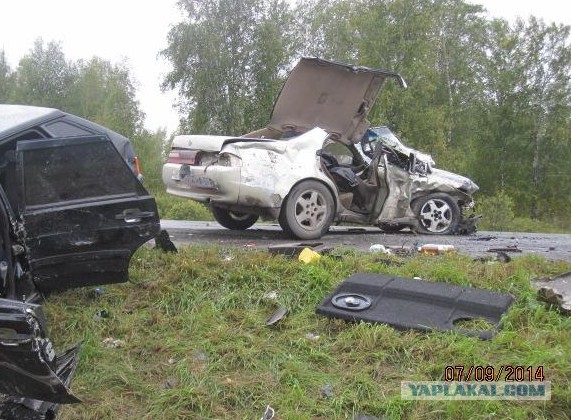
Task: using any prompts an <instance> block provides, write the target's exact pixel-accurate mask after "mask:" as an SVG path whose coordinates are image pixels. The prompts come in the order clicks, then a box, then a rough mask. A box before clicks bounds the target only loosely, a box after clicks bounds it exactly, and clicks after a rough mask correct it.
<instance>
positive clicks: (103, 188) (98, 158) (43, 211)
mask: <svg viewBox="0 0 571 420" xmlns="http://www.w3.org/2000/svg"><path fill="white" fill-rule="evenodd" d="M16 162H17V178H18V184H19V188H18V192H19V196H18V201H19V206H18V207H19V214H20V217H21V219H22V222H23V226H24V230H25V245H26V248H27V251H28V262H29V265H30V271H31V273H32V276H33V280H34V282H35V284H36V287H37V288H38V289H39V290H40V291H42V292H44V293H45V292H50V291H53V290H63V289H67V288H72V287H80V286H89V285H96V284H105V283H115V282H122V281H126V280H127V278H128V267H129V261H130V259H131V256H132V255H133V253H134V252H135V251H136V250H137V249H138V248H139V247H140V246H141V245H142V244H144V243H145V242H147V241H148V240H149V239H151V238H153V237H154V236H156V234H157V233H158V231H159V228H160V225H159V216H158V211H157V207H156V203H155V200H154V198H153V197H152V196H150V195H149V193H148V192H147V191H146V190H145V188H144V187H143V185H142V184H141V183H140V182H139V181H138V180H137V178H136V177H135V175H134V174H133V172H132V171H131V170H130V169H129V167H128V165H127V164H126V163H125V161H124V159H123V158H122V157H121V155H120V154H119V152H118V151H117V150H116V149H115V147H114V146H113V144H112V143H111V141H110V140H109V138H108V137H106V136H102V135H95V136H83V137H67V138H56V139H39V140H25V141H19V142H18V144H17V148H16Z"/></svg>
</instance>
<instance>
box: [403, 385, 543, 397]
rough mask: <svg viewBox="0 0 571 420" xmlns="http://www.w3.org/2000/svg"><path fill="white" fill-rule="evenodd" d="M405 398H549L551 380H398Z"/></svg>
mask: <svg viewBox="0 0 571 420" xmlns="http://www.w3.org/2000/svg"><path fill="white" fill-rule="evenodd" d="M401 398H402V399H405V400H550V399H551V382H550V381H545V382H539V381H534V382H506V381H497V382H443V381H402V382H401Z"/></svg>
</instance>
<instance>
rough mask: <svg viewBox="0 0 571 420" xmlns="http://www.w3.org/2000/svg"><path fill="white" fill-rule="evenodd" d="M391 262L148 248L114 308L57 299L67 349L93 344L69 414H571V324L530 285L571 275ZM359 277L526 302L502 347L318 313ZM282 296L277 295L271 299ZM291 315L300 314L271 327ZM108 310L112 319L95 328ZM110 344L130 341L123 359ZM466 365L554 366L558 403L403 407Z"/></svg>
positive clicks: (53, 315) (429, 261) (538, 266)
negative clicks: (410, 384)
mask: <svg viewBox="0 0 571 420" xmlns="http://www.w3.org/2000/svg"><path fill="white" fill-rule="evenodd" d="M375 258H376V257H375V256H374V255H369V254H356V253H354V252H345V253H342V254H341V258H331V257H326V256H325V257H323V258H322V259H321V260H320V261H319V262H318V263H316V264H311V265H304V264H302V263H300V262H299V261H297V260H295V259H287V258H285V257H283V256H271V255H270V254H269V253H267V252H265V251H263V250H246V249H229V248H218V247H209V248H200V247H186V248H182V249H180V250H179V253H178V254H176V255H173V254H162V253H160V252H158V251H155V250H153V249H149V248H144V249H141V250H140V251H139V252H138V253H137V254H136V255H135V257H134V258H133V261H132V265H131V281H130V283H126V284H121V285H113V286H105V292H104V294H103V295H102V296H100V297H93V295H92V293H90V290H83V289H80V290H74V291H69V292H67V293H64V294H60V295H53V296H52V297H50V299H49V302H48V303H47V304H46V310H47V312H48V317H49V319H50V322H51V326H52V338H53V339H54V341H55V343H56V347H57V348H58V349H60V350H61V349H64V348H66V347H67V346H69V345H71V344H74V343H76V342H78V341H82V342H83V347H82V350H81V360H80V364H79V368H78V371H77V374H76V377H75V379H74V382H73V385H72V390H73V392H74V393H75V394H76V395H78V396H79V397H80V398H81V399H82V400H83V403H82V404H77V405H71V406H66V407H64V408H63V409H62V411H61V417H60V418H61V419H134V418H137V419H259V418H260V417H261V415H262V413H263V411H264V409H265V407H266V406H267V405H271V406H272V407H273V408H274V409H275V410H276V419H352V418H353V417H354V415H355V414H357V413H361V414H366V415H370V416H376V417H378V418H387V419H400V418H404V419H441V418H445V419H446V418H449V419H484V418H492V417H494V418H510V419H532V418H533V419H536V418H538V419H542V418H561V419H565V418H569V413H571V386H570V385H571V383H570V382H571V318H569V317H565V316H562V315H561V314H559V313H558V312H557V311H556V310H555V309H553V308H549V307H547V306H546V305H544V304H543V303H540V302H539V301H537V299H536V298H535V293H534V292H533V291H532V289H531V288H530V279H532V278H535V277H539V276H546V275H553V274H557V273H561V272H563V271H566V270H569V269H570V268H571V267H570V266H569V265H568V264H565V263H561V262H559V263H557V262H549V261H546V260H543V259H541V258H538V257H534V256H530V257H521V258H517V259H514V260H513V261H512V262H510V263H508V264H500V263H498V264H483V263H478V262H473V261H472V260H471V259H470V258H468V257H463V256H459V255H453V256H436V257H429V256H418V257H415V258H413V259H409V260H406V262H405V264H404V265H402V266H398V267H396V266H389V265H387V264H382V263H378V262H375ZM359 271H366V272H375V273H385V274H387V273H390V274H394V275H398V276H402V277H415V276H418V277H421V278H423V279H430V280H436V281H445V282H450V283H453V284H457V285H462V286H474V287H480V288H484V289H488V290H492V291H500V292H508V293H512V294H513V295H514V296H515V297H516V303H515V304H514V305H513V306H512V308H511V309H510V311H509V312H508V313H507V315H506V317H505V320H504V327H503V329H502V330H501V331H500V333H499V334H498V335H497V336H496V337H495V338H494V339H493V340H490V341H480V340H478V339H476V338H471V337H467V336H463V335H460V334H453V333H442V332H433V333H428V334H426V333H421V332H416V331H406V332H402V331H397V330H395V329H393V328H391V327H389V326H386V325H378V324H377V325H374V324H367V323H359V324H351V323H345V322H342V321H339V320H328V319H326V318H324V317H321V316H318V315H316V314H315V309H316V307H317V306H318V305H319V303H320V301H321V300H322V299H323V298H324V297H325V295H326V294H328V293H330V292H331V291H333V289H334V288H335V287H336V285H337V284H338V283H339V282H340V281H342V280H343V279H345V278H347V277H349V276H350V275H352V274H353V273H356V272H359ZM272 291H275V292H276V293H277V297H275V298H272V297H271V296H268V292H272ZM281 306H285V307H287V308H288V310H289V313H288V315H287V317H286V318H285V319H284V320H282V322H280V323H279V324H278V325H276V326H275V327H267V326H265V321H266V319H267V318H268V317H269V316H270V315H271V314H272V313H273V312H274V311H275V310H276V309H277V308H279V307H281ZM101 309H105V310H107V311H108V312H109V314H110V316H109V318H105V319H103V320H95V319H94V318H93V315H94V314H95V313H96V312H97V311H99V310H101ZM315 336H319V338H317V339H315ZM106 337H112V338H116V339H120V340H123V341H124V343H125V345H124V346H123V347H120V348H107V347H106V346H105V345H104V344H103V340H104V339H105V338H106ZM460 364H464V365H491V366H495V367H499V366H500V365H523V366H529V365H532V366H540V365H541V366H544V367H545V371H544V373H545V376H546V379H548V380H550V381H551V382H552V399H551V400H550V401H547V402H525V401H515V402H509V401H458V402H450V401H448V402H446V401H405V400H402V399H401V397H400V382H401V381H403V380H443V378H444V369H445V367H446V366H447V365H460ZM325 387H326V388H325ZM324 389H328V390H331V391H332V392H331V394H330V395H326V393H325V392H324Z"/></svg>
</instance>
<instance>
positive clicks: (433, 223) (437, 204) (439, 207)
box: [411, 193, 460, 235]
mask: <svg viewBox="0 0 571 420" xmlns="http://www.w3.org/2000/svg"><path fill="white" fill-rule="evenodd" d="M411 208H412V210H413V212H414V214H415V215H416V217H417V218H418V228H417V230H418V231H419V232H420V233H428V234H433V235H450V234H452V233H455V232H456V229H457V228H458V224H459V223H460V208H459V207H458V203H456V200H454V199H453V198H452V197H450V196H449V195H448V194H444V193H434V194H429V195H427V196H425V197H421V198H418V199H416V200H414V201H413V202H412V204H411Z"/></svg>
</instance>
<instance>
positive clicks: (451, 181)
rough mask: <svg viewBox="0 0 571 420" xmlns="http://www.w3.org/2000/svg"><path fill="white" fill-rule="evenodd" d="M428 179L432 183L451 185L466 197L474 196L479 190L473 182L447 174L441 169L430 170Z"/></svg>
mask: <svg viewBox="0 0 571 420" xmlns="http://www.w3.org/2000/svg"><path fill="white" fill-rule="evenodd" d="M430 171H431V172H430V178H431V179H432V181H433V182H434V181H437V182H440V183H441V184H446V185H451V186H452V187H454V188H456V189H457V190H460V191H462V192H463V193H466V194H468V195H472V194H474V193H475V192H476V191H478V190H479V189H480V187H478V186H477V185H476V183H475V182H474V181H472V180H471V179H470V178H466V177H465V176H462V175H458V174H455V173H453V172H448V171H445V170H443V169H437V168H431V170H430Z"/></svg>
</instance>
